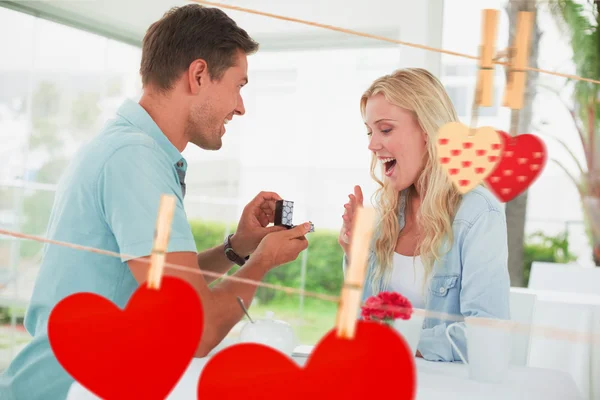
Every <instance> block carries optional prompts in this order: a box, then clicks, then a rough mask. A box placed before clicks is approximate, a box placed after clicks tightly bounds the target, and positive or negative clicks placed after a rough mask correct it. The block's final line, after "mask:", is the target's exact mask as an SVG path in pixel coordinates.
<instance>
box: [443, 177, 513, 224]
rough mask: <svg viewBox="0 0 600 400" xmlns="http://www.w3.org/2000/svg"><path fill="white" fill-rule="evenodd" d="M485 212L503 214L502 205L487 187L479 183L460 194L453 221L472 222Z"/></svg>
mask: <svg viewBox="0 0 600 400" xmlns="http://www.w3.org/2000/svg"><path fill="white" fill-rule="evenodd" d="M486 213H487V214H489V213H494V214H495V213H500V214H501V215H502V216H504V215H505V213H504V206H503V204H502V203H501V202H500V201H499V200H498V198H496V196H495V195H494V194H493V193H492V192H491V191H490V190H489V189H488V188H486V187H485V186H483V185H479V186H477V187H475V188H473V189H472V190H470V191H469V192H467V193H465V194H464V195H463V196H462V200H461V202H460V204H459V206H458V210H457V212H456V215H455V217H454V221H455V222H467V223H468V224H472V223H473V222H475V220H477V219H478V218H480V217H481V216H482V215H485V214H486Z"/></svg>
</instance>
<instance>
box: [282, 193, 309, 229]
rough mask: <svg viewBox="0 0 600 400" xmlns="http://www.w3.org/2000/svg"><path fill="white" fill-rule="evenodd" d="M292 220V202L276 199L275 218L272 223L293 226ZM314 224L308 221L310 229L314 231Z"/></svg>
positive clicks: (287, 226) (289, 227)
mask: <svg viewBox="0 0 600 400" xmlns="http://www.w3.org/2000/svg"><path fill="white" fill-rule="evenodd" d="M293 220H294V202H293V201H289V200H277V201H276V202H275V218H274V221H273V223H274V224H275V225H278V226H285V227H286V228H288V229H291V228H293V227H294V226H295V225H294V223H293V222H292V221H293ZM314 231H315V226H314V224H313V223H312V222H311V223H310V231H309V232H314Z"/></svg>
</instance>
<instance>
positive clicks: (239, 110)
mask: <svg viewBox="0 0 600 400" xmlns="http://www.w3.org/2000/svg"><path fill="white" fill-rule="evenodd" d="M235 114H236V115H244V114H246V107H244V99H242V95H241V94H240V95H239V99H238V105H237V107H236V108H235Z"/></svg>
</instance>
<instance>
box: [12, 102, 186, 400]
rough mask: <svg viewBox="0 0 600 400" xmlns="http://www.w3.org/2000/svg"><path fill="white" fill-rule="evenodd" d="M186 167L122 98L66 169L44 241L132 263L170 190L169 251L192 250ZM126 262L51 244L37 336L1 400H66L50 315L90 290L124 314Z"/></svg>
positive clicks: (34, 316)
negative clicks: (61, 303)
mask: <svg viewBox="0 0 600 400" xmlns="http://www.w3.org/2000/svg"><path fill="white" fill-rule="evenodd" d="M186 165H187V164H186V162H185V160H184V159H183V157H182V155H181V153H180V152H179V151H178V150H177V148H175V146H173V145H172V144H171V142H170V141H169V140H168V139H167V138H166V136H164V134H163V133H162V131H161V130H160V129H159V127H158V126H157V125H156V123H155V122H154V121H153V120H152V118H151V117H150V115H149V114H148V113H147V112H146V111H145V110H144V109H143V108H142V107H141V106H140V105H139V104H138V103H136V102H134V101H131V100H127V101H125V103H124V104H123V105H122V106H121V107H120V108H119V110H118V112H117V116H116V118H115V119H114V120H111V121H110V122H108V124H107V125H106V126H105V128H104V129H103V130H102V132H101V133H100V134H99V135H98V136H97V137H95V138H94V139H93V140H92V141H91V142H90V143H89V144H88V145H86V146H85V147H84V148H83V149H82V150H81V151H80V152H79V153H78V154H77V156H76V157H75V159H74V160H73V162H72V163H71V165H70V166H69V168H68V169H67V170H66V171H65V172H64V173H63V176H62V178H61V181H60V183H59V186H58V190H57V192H56V196H55V199H54V206H53V209H52V213H51V216H50V222H49V226H48V233H47V236H48V238H51V239H54V240H59V241H64V242H70V243H76V244H80V245H84V246H90V247H95V248H100V249H105V250H109V251H113V252H118V253H121V254H126V255H131V256H133V257H142V256H147V255H149V254H150V253H151V249H152V243H153V238H154V229H155V224H156V217H157V215H158V204H159V200H160V196H161V195H162V194H163V193H164V194H172V195H175V196H176V197H177V207H176V210H175V215H174V217H173V222H172V228H171V235H170V241H169V245H168V251H170V252H171V251H194V252H195V251H196V245H195V243H194V238H193V236H192V232H191V229H190V226H189V224H188V221H187V218H186V214H185V210H184V208H183V193H182V185H180V184H181V183H182V182H180V177H182V178H183V176H185V168H186ZM183 189H185V187H184V186H183ZM129 258H131V257H125V256H123V257H121V258H120V259H119V258H117V257H110V256H105V255H99V254H96V253H91V252H86V251H81V250H73V249H70V248H66V247H62V246H57V245H48V246H46V248H45V252H44V257H43V261H42V265H41V268H40V271H39V275H38V277H37V280H36V283H35V287H34V291H33V295H32V298H31V301H30V304H29V308H28V310H27V314H26V316H25V327H26V329H27V331H28V332H29V333H30V334H31V335H32V336H33V340H32V342H31V343H29V344H28V345H27V347H25V348H24V349H23V350H22V351H21V352H20V353H19V354H18V355H17V357H16V358H15V359H14V360H13V361H12V363H11V364H10V366H9V368H8V369H7V370H6V371H5V372H4V373H3V374H2V375H1V376H0V399H3V400H42V399H43V400H54V399H56V400H58V399H61V400H62V399H64V398H65V396H66V395H67V392H68V390H69V387H70V385H71V383H72V382H73V379H72V378H71V377H70V376H69V375H68V374H67V373H66V372H65V371H64V369H63V368H62V367H61V366H60V364H58V362H57V360H56V359H55V357H54V354H53V352H52V349H51V348H50V344H49V342H48V336H47V324H48V318H49V315H50V311H51V310H52V308H53V307H54V306H55V305H56V304H57V303H58V302H59V301H60V300H61V299H63V298H64V297H66V296H69V295H70V294H73V293H76V292H93V293H96V294H99V295H101V296H103V297H105V298H107V299H109V300H110V301H112V302H113V303H115V304H116V305H117V306H119V307H121V308H124V307H125V305H126V304H127V302H128V300H129V298H130V296H131V295H132V294H133V292H134V291H135V290H136V289H137V287H138V284H137V282H136V281H135V279H134V277H133V275H132V274H131V272H130V270H129V268H128V266H127V264H126V261H127V260H128V259H129ZM90 368H94V366H93V365H90Z"/></svg>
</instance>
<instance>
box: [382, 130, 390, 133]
mask: <svg viewBox="0 0 600 400" xmlns="http://www.w3.org/2000/svg"><path fill="white" fill-rule="evenodd" d="M391 131H392V130H391V129H382V130H381V132H383V133H390V132H391Z"/></svg>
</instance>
